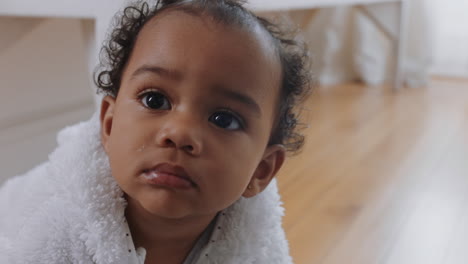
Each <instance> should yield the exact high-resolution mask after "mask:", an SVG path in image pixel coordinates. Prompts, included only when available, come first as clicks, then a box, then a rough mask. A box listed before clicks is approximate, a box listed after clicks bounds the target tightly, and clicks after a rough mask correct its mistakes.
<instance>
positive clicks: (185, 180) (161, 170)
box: [142, 163, 195, 189]
mask: <svg viewBox="0 0 468 264" xmlns="http://www.w3.org/2000/svg"><path fill="white" fill-rule="evenodd" d="M142 175H143V177H144V178H145V180H146V181H147V182H148V183H149V184H151V185H157V186H160V187H169V188H177V189H186V188H191V187H194V186H195V182H194V181H193V180H192V179H191V177H190V176H189V175H188V174H187V172H186V171H185V170H184V168H182V167H180V166H177V165H172V164H169V163H162V164H159V165H157V166H155V167H153V168H151V169H146V170H144V171H143V173H142Z"/></svg>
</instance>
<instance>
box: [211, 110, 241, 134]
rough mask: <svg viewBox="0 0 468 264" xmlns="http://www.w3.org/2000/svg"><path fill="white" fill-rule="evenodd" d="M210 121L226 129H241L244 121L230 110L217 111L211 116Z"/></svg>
mask: <svg viewBox="0 0 468 264" xmlns="http://www.w3.org/2000/svg"><path fill="white" fill-rule="evenodd" d="M209 120H210V122H212V123H213V124H215V125H217V126H218V127H220V128H224V129H226V130H239V129H241V128H242V122H241V121H240V120H239V118H237V117H236V116H235V115H234V114H231V113H229V112H216V113H214V114H213V115H211V116H210V118H209Z"/></svg>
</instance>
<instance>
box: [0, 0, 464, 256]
mask: <svg viewBox="0 0 468 264" xmlns="http://www.w3.org/2000/svg"><path fill="white" fill-rule="evenodd" d="M123 2H124V1H123V0H99V1H91V0H80V1H77V0H43V1H34V0H0V169H1V173H0V184H1V183H2V182H3V181H5V180H6V179H7V178H9V177H11V176H14V175H18V174H21V173H24V172H26V171H27V170H29V169H30V168H32V167H33V166H35V165H37V164H39V163H41V162H43V161H46V160H47V156H48V154H49V153H50V152H51V151H52V150H53V149H54V147H55V146H56V141H55V137H56V133H57V132H58V131H59V130H60V129H61V128H63V127H65V126H68V125H71V124H74V123H76V122H78V121H81V120H86V119H87V118H89V117H90V116H91V114H92V113H93V112H94V111H95V109H96V106H97V104H98V101H99V98H98V97H97V96H96V95H95V87H94V85H93V83H92V77H91V76H92V72H93V70H94V67H95V66H96V65H97V63H98V61H97V57H98V52H99V49H100V46H101V43H102V42H103V40H104V39H105V36H106V31H107V28H108V26H109V23H110V21H111V17H112V16H113V14H114V13H115V12H116V11H117V10H119V9H120V8H121V7H122V5H123ZM248 5H249V7H250V8H252V9H253V10H255V12H258V13H260V14H263V15H265V16H268V17H270V18H272V19H274V20H280V21H282V23H284V24H287V25H290V26H294V27H297V28H299V29H300V32H301V38H303V39H304V40H306V41H307V43H308V44H309V48H310V51H311V54H312V66H313V75H314V78H315V80H316V88H315V92H314V94H313V95H312V96H311V97H310V99H308V101H306V102H305V104H304V106H303V107H302V109H301V112H302V113H303V115H302V117H303V123H304V127H308V128H307V129H304V130H303V132H304V133H305V134H306V136H307V143H306V145H305V147H304V150H303V152H302V153H301V154H300V155H297V156H295V157H291V158H290V160H289V161H288V163H287V165H286V167H285V168H284V169H283V170H282V172H281V175H279V177H278V178H279V184H280V191H281V193H282V195H283V200H284V202H285V208H286V217H285V222H284V227H285V230H286V232H287V235H288V238H289V240H290V245H291V252H292V255H293V257H294V259H295V262H296V263H298V264H301V263H304V264H305V263H359V264H363V263H395V264H402V263H412V264H414V263H424V264H428V263H447V264H452V263H468V253H466V250H465V247H464V245H466V242H468V238H467V237H468V225H467V224H465V223H468V210H467V209H468V208H466V204H468V203H466V202H468V177H467V176H468V165H467V164H468V161H467V160H466V159H467V157H468V136H467V133H466V131H468V130H467V129H468V15H467V14H468V1H466V0H446V1H442V0H288V1H284V0H282V1H281V0H250V1H249V3H248Z"/></svg>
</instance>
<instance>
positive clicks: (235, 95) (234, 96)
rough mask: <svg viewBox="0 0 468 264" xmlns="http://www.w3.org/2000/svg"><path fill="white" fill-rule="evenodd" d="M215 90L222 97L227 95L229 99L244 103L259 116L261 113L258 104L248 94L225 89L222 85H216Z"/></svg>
mask: <svg viewBox="0 0 468 264" xmlns="http://www.w3.org/2000/svg"><path fill="white" fill-rule="evenodd" d="M215 91H216V92H217V93H218V94H220V95H222V96H224V97H227V98H229V99H231V100H234V101H237V102H240V103H242V104H244V105H245V106H247V107H248V108H250V110H252V111H254V112H255V113H256V114H257V115H259V116H260V115H261V113H262V111H261V109H260V106H259V105H258V104H257V102H256V101H255V100H254V99H253V98H252V97H250V96H248V95H245V94H242V93H239V92H236V91H233V90H230V89H226V88H224V87H219V86H218V87H216V89H215Z"/></svg>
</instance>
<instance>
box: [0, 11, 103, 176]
mask: <svg viewBox="0 0 468 264" xmlns="http://www.w3.org/2000/svg"><path fill="white" fill-rule="evenodd" d="M81 25H82V23H81V20H79V19H58V18H53V19H50V18H49V19H47V18H43V19H35V18H33V19H31V18H20V17H0V29H1V30H2V32H1V36H2V40H1V41H0V47H1V49H0V69H1V70H0V94H1V96H0V170H1V173H0V182H1V181H2V179H3V178H5V177H8V176H11V175H14V174H18V173H21V172H24V171H26V170H28V169H29V168H31V167H32V166H34V165H36V164H38V163H39V162H41V161H44V160H46V159H47V155H48V153H49V152H50V151H51V150H52V149H53V148H54V146H55V134H56V132H57V131H58V130H59V129H60V128H62V127H64V126H66V125H70V124H73V123H75V122H77V121H79V120H83V119H86V118H88V117H89V116H90V115H91V113H92V112H94V99H93V94H92V92H91V88H90V85H89V81H88V62H87V53H88V51H87V50H86V48H85V47H86V46H85V42H84V38H83V36H82V26H81Z"/></svg>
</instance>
